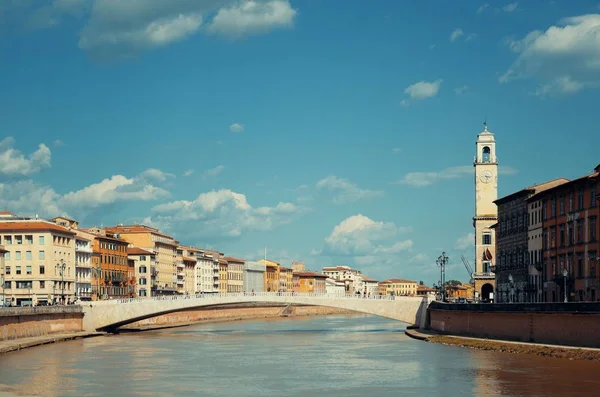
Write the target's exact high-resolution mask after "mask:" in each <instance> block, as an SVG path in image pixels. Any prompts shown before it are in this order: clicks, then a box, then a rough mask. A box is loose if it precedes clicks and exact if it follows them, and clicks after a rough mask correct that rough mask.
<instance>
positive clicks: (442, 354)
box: [0, 316, 600, 397]
mask: <svg viewBox="0 0 600 397" xmlns="http://www.w3.org/2000/svg"><path fill="white" fill-rule="evenodd" d="M403 331H404V326H403V325H402V324H400V323H398V322H395V321H392V320H386V319H382V318H378V317H369V316H327V317H305V318H293V319H273V320H260V321H239V322H229V323H217V324H201V325H195V326H189V327H183V328H173V329H165V330H158V331H152V332H144V333H134V334H122V335H115V336H107V337H98V338H91V339H83V340H76V341H70V342H64V343H58V344H53V345H46V346H40V347H35V348H31V349H26V350H23V351H19V352H13V353H8V354H5V355H2V356H0V385H5V386H2V387H0V390H5V391H0V396H16V395H23V394H25V395H40V396H77V397H82V396H119V397H129V396H206V397H212V396H215V397H216V396H228V397H229V396H236V397H241V396H260V397H270V396H276V397H295V396H298V397H307V396H316V397H317V396H328V397H342V396H344V397H354V396H356V397H366V396H419V397H423V396H444V397H453V396H460V397H467V396H515V397H517V396H527V397H529V396H544V397H549V396H565V397H566V396H568V397H574V396H584V395H585V396H592V395H597V391H598V390H600V376H598V374H600V363H598V362H590V361H565V360H559V359H550V358H543V357H538V356H528V355H514V354H507V353H498V352H485V351H475V350H469V349H464V348H460V347H453V346H444V345H437V344H432V343H426V342H420V341H416V340H413V339H410V338H408V337H406V336H405V335H404V333H403ZM8 390H11V391H8Z"/></svg>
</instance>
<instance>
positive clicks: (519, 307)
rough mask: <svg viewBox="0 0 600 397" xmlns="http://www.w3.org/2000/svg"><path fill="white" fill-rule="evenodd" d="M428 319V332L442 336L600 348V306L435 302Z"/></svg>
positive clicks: (597, 304)
mask: <svg viewBox="0 0 600 397" xmlns="http://www.w3.org/2000/svg"><path fill="white" fill-rule="evenodd" d="M428 318H429V321H428V328H429V329H431V330H433V331H436V332H438V333H441V334H447V335H455V336H470V337H475V338H486V339H494V340H506V341H518V342H530V343H542V344H549V345H563V346H576V347H595V348H600V337H599V336H598V335H600V302H593V303H527V304H448V303H440V302H433V303H432V304H431V305H430V306H429V309H428Z"/></svg>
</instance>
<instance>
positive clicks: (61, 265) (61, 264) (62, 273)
mask: <svg viewBox="0 0 600 397" xmlns="http://www.w3.org/2000/svg"><path fill="white" fill-rule="evenodd" d="M66 268H67V264H66V263H65V261H64V260H63V259H61V260H60V262H59V263H58V264H57V265H56V270H57V271H58V274H59V275H60V282H61V284H62V285H61V287H62V288H61V289H62V293H61V297H60V299H61V301H62V304H63V305H64V304H65V303H66V302H65V269H66Z"/></svg>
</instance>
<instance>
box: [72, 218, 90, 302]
mask: <svg viewBox="0 0 600 397" xmlns="http://www.w3.org/2000/svg"><path fill="white" fill-rule="evenodd" d="M75 233H76V235H75V298H76V299H78V300H83V301H88V300H91V299H92V292H93V291H92V252H93V251H92V239H90V238H87V237H84V236H83V234H82V233H80V232H78V231H77V230H75Z"/></svg>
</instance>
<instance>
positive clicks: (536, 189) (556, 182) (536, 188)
mask: <svg viewBox="0 0 600 397" xmlns="http://www.w3.org/2000/svg"><path fill="white" fill-rule="evenodd" d="M567 182H569V180H568V179H566V178H557V179H553V180H551V181H548V182H544V183H540V184H537V185H531V186H528V187H526V188H525V189H521V190H519V191H517V192H514V193H511V194H509V195H508V196H504V197H502V198H499V199H498V200H496V201H494V203H496V204H503V203H505V202H508V201H511V200H514V199H516V198H519V197H522V196H531V195H535V194H538V193H541V192H543V191H546V190H548V189H552V188H554V187H556V186H560V185H563V184H565V183H567ZM527 198H529V197H527Z"/></svg>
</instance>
